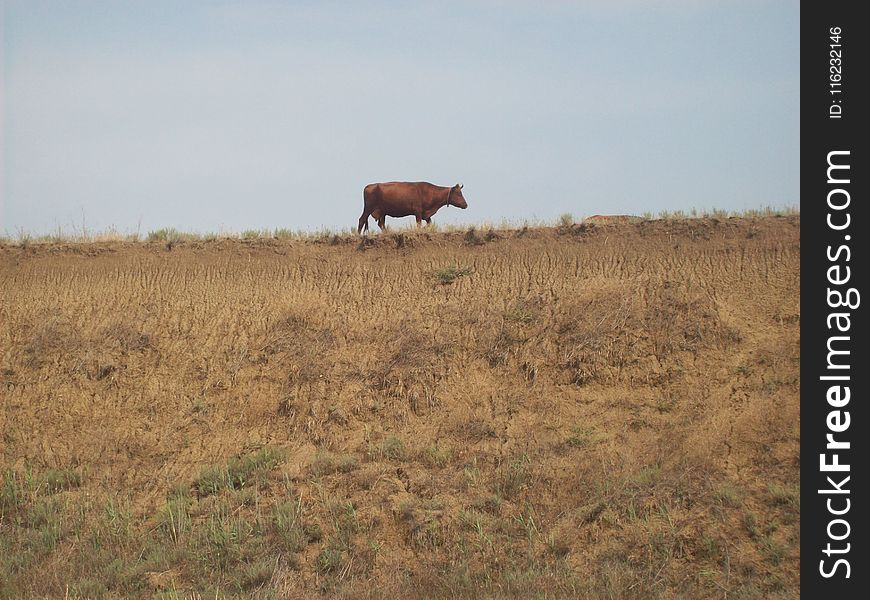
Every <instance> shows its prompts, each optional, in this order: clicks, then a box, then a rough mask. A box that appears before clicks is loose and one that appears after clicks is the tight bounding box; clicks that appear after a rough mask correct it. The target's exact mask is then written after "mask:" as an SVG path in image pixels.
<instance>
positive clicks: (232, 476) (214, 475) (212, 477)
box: [194, 448, 286, 496]
mask: <svg viewBox="0 0 870 600" xmlns="http://www.w3.org/2000/svg"><path fill="white" fill-rule="evenodd" d="M284 460H286V453H285V452H284V451H283V450H281V449H279V448H263V449H261V450H259V451H257V452H254V453H252V454H248V455H246V456H240V457H235V458H231V459H230V460H229V461H228V462H227V464H226V465H224V466H212V467H206V468H205V469H203V470H202V472H201V473H200V476H199V478H198V479H197V480H196V482H195V483H194V486H195V487H196V490H197V492H198V493H199V495H200V496H208V495H210V494H217V493H218V492H220V491H221V490H224V489H226V490H240V489H242V488H243V487H245V486H247V485H250V484H251V483H252V482H254V481H256V480H258V479H260V478H262V477H263V476H265V474H266V473H268V472H269V471H270V470H272V469H274V468H275V467H276V466H278V465H279V464H281V463H282V462H284Z"/></svg>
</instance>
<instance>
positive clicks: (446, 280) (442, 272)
mask: <svg viewBox="0 0 870 600" xmlns="http://www.w3.org/2000/svg"><path fill="white" fill-rule="evenodd" d="M473 272H474V271H473V270H472V269H471V268H470V267H460V266H457V265H449V266H447V267H444V268H442V269H438V270H436V271H435V272H434V273H433V274H432V275H433V277H435V279H436V280H437V281H438V283H440V284H441V285H448V284H451V283H453V282H454V281H456V280H457V279H459V278H460V277H467V276H468V275H471V274H472V273H473Z"/></svg>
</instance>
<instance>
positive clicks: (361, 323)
mask: <svg viewBox="0 0 870 600" xmlns="http://www.w3.org/2000/svg"><path fill="white" fill-rule="evenodd" d="M799 258H800V217H799V216H795V215H791V216H785V217H772V216H771V217H764V218H725V219H715V218H713V219H711V218H703V219H683V220H655V221H646V220H645V221H640V222H631V223H624V222H616V223H613V224H608V223H604V224H597V225H591V224H585V225H572V226H568V225H565V226H562V227H557V228H531V229H518V230H511V231H509V230H500V231H489V232H486V231H469V232H467V233H463V232H441V233H438V232H426V231H423V232H407V231H404V232H393V233H385V234H379V235H373V236H370V237H368V238H365V239H363V240H361V238H357V237H351V236H335V237H326V236H325V237H323V238H322V239H320V240H317V239H312V240H307V241H306V240H282V239H245V240H220V239H218V240H208V241H177V242H168V243H167V242H164V241H155V242H138V243H134V242H103V243H91V244H63V243H51V244H48V243H46V244H37V243H29V244H27V243H19V244H12V243H6V244H0V431H2V438H0V477H2V479H0V597H2V598H36V597H51V598H64V597H65V598H130V597H133V598H135V597H142V598H146V597H148V598H150V597H156V598H203V599H206V598H226V597H246V598H247V597H255V598H311V597H315V596H323V597H326V596H329V597H339V598H407V599H423V598H462V599H465V598H621V599H622V598H729V599H734V598H761V597H764V598H780V597H781V598H794V597H798V596H799V587H798V586H799V558H800V556H799V540H800V500H799V493H800V488H799V485H800V478H799V470H798V462H799V430H800V411H799V393H800V388H799V358H800V352H799V340H800V337H799V327H800V303H799V292H800V272H799Z"/></svg>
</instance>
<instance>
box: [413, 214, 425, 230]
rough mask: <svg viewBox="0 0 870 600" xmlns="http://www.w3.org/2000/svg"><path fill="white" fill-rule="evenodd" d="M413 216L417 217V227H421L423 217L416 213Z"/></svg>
mask: <svg viewBox="0 0 870 600" xmlns="http://www.w3.org/2000/svg"><path fill="white" fill-rule="evenodd" d="M414 216H415V217H417V227H421V226H422V225H423V215H421V214H420V213H417V214H416V215H414Z"/></svg>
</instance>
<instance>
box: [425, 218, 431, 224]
mask: <svg viewBox="0 0 870 600" xmlns="http://www.w3.org/2000/svg"><path fill="white" fill-rule="evenodd" d="M431 224H432V217H426V225H431Z"/></svg>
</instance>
